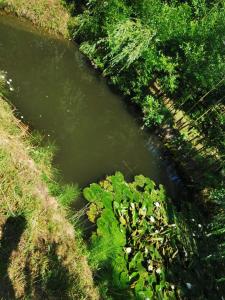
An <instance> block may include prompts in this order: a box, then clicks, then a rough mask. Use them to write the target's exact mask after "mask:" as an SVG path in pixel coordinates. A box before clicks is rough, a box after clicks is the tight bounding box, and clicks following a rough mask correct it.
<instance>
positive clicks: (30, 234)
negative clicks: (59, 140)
mask: <svg viewBox="0 0 225 300" xmlns="http://www.w3.org/2000/svg"><path fill="white" fill-rule="evenodd" d="M1 76H2V75H1ZM2 87H3V84H1V88H2ZM31 141H33V143H32V142H31ZM51 158H52V152H51V150H50V148H42V147H40V146H34V137H32V136H30V135H29V133H28V130H27V127H26V126H24V125H23V124H22V123H21V122H20V121H19V120H18V119H16V118H15V116H14V115H13V112H12V109H11V107H10V106H9V104H8V103H7V102H6V101H5V99H3V97H2V95H1V97H0V178H1V184H0V194H1V201H0V233H1V235H0V266H1V271H0V277H1V278H2V280H1V289H0V297H1V298H2V299H15V298H16V299H27V298H32V299H41V298H45V299H46V298H51V297H53V298H54V299H98V293H97V290H96V289H95V287H94V284H93V279H92V273H91V270H90V268H89V266H88V263H87V258H86V254H85V253H86V250H85V247H84V245H83V243H82V241H81V238H80V237H79V234H78V233H77V230H78V228H77V227H75V229H74V226H73V224H72V223H71V222H70V221H69V220H70V219H76V217H75V216H74V215H73V216H72V215H71V214H70V212H69V209H68V204H69V203H70V202H71V201H73V200H74V199H75V197H76V196H77V190H76V189H74V188H71V187H62V186H59V185H58V184H57V183H56V182H55V179H54V174H53V173H54V172H53V170H52V166H51ZM63 204H64V205H63Z"/></svg>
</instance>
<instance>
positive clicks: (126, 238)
mask: <svg viewBox="0 0 225 300" xmlns="http://www.w3.org/2000/svg"><path fill="white" fill-rule="evenodd" d="M83 193H84V197H85V198H86V199H87V200H88V201H89V202H91V205H90V208H89V211H88V217H89V220H90V221H91V222H96V224H97V230H96V232H93V234H92V237H91V257H92V259H93V260H95V261H97V262H98V264H99V267H100V268H101V269H103V270H101V274H102V272H104V271H105V273H106V274H108V275H107V276H108V277H109V278H108V280H109V282H111V284H109V283H108V285H109V286H110V285H111V288H112V289H113V288H114V289H115V288H117V289H118V290H120V291H121V293H122V294H123V293H126V294H127V295H129V297H128V296H127V297H128V298H129V299H131V298H132V296H131V295H132V294H133V295H135V298H136V299H147V298H149V299H175V298H176V296H177V295H180V290H179V286H178V285H177V284H175V283H174V281H175V278H174V277H173V276H171V275H170V276H168V274H169V271H170V267H171V266H172V265H173V264H176V265H177V266H179V265H182V264H183V263H184V261H185V260H186V261H187V260H188V259H190V257H191V254H192V252H193V249H194V246H193V244H192V242H191V240H190V239H189V238H187V239H186V241H185V238H184V236H185V237H187V235H186V232H185V230H184V229H183V227H182V226H181V227H180V226H179V225H178V223H179V222H178V220H179V219H177V217H176V216H175V215H174V212H173V208H172V206H171V205H170V204H169V203H168V199H167V198H166V194H165V191H164V188H163V187H162V186H159V188H157V187H156V185H155V183H154V182H153V181H152V180H150V179H149V178H146V177H144V176H143V175H139V176H136V177H135V180H134V182H132V183H127V182H126V181H125V180H124V177H123V175H122V174H121V173H120V172H117V173H116V174H115V175H114V176H109V177H107V178H106V180H104V181H102V182H100V183H99V184H95V183H94V184H91V185H90V187H89V188H85V189H84V192H83ZM168 205H169V206H170V207H169V206H168ZM182 255H183V256H185V257H186V258H185V259H184V260H183V262H181V261H180V257H182ZM109 270H111V275H109ZM105 273H104V276H105ZM104 276H103V277H104ZM168 277H170V278H168ZM104 280H105V278H104ZM131 291H132V294H129V293H131ZM112 293H113V292H112ZM124 295H125V294H124ZM114 296H115V295H114Z"/></svg>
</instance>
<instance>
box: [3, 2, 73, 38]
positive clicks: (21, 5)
mask: <svg viewBox="0 0 225 300" xmlns="http://www.w3.org/2000/svg"><path fill="white" fill-rule="evenodd" d="M1 7H2V8H3V9H4V11H5V12H6V13H10V14H14V15H16V16H18V17H22V18H26V19H28V20H30V21H31V22H32V23H33V24H34V25H36V26H39V27H41V28H43V29H44V30H46V31H48V32H50V33H53V34H57V35H61V36H63V37H66V38H67V37H68V30H67V24H68V21H69V17H70V16H69V13H68V11H67V10H66V9H65V7H64V6H63V5H62V4H61V2H60V1H58V0H48V1H46V0H40V1H36V0H28V1H27V0H3V1H2V2H1V1H0V8H1Z"/></svg>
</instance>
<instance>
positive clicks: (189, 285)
mask: <svg viewBox="0 0 225 300" xmlns="http://www.w3.org/2000/svg"><path fill="white" fill-rule="evenodd" d="M186 287H187V288H188V289H189V290H190V289H191V288H192V284H191V283H190V282H186Z"/></svg>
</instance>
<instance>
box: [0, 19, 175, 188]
mask: <svg viewBox="0 0 225 300" xmlns="http://www.w3.org/2000/svg"><path fill="white" fill-rule="evenodd" d="M0 69H3V70H6V71H7V72H8V78H12V83H13V87H14V88H15V91H14V92H13V93H12V94H11V96H10V99H11V100H12V101H13V104H15V105H16V107H17V108H18V110H19V112H20V113H21V115H22V116H23V118H24V119H23V120H24V121H25V122H26V123H28V124H29V125H30V126H31V127H32V128H35V129H37V130H39V131H41V132H42V133H44V134H45V135H46V136H49V138H50V139H51V140H52V141H54V142H55V144H56V146H57V148H58V151H57V155H56V158H55V163H56V165H57V167H58V168H59V169H60V170H61V172H62V175H63V178H64V179H65V181H67V182H78V183H79V184H80V185H85V184H87V183H90V182H92V181H96V180H97V179H100V178H102V177H103V176H104V175H106V174H112V173H113V172H114V171H116V170H120V171H122V172H124V173H125V174H126V175H127V176H128V178H129V177H131V176H133V175H135V174H140V173H142V174H144V175H146V176H150V177H151V178H153V179H154V180H156V181H157V182H162V183H164V184H166V185H167V186H168V185H171V184H170V180H169V178H168V174H167V172H166V166H165V164H164V163H163V161H162V158H161V157H160V152H159V151H158V149H157V148H156V146H155V142H154V140H155V137H154V136H152V137H151V136H150V137H149V135H148V136H147V134H146V133H145V132H144V131H142V130H141V129H140V126H139V125H138V123H137V122H136V120H135V118H134V116H132V114H131V113H130V112H129V111H128V107H127V105H126V104H125V102H124V101H123V100H122V99H121V97H120V96H118V95H116V94H114V93H113V92H112V91H111V90H110V89H109V88H108V86H107V84H106V82H105V80H104V79H102V78H101V77H100V76H97V75H96V74H95V72H94V71H93V70H92V69H91V68H90V67H89V66H88V65H87V63H86V62H85V60H84V59H83V57H82V56H81V54H80V53H79V51H78V49H77V47H76V46H75V45H74V44H72V43H69V42H67V41H64V40H59V39H58V40H57V39H54V38H52V37H49V36H46V35H44V34H40V33H39V32H37V31H36V30H35V29H33V28H32V27H30V26H28V25H27V24H26V23H25V24H23V23H22V22H21V21H18V20H17V19H15V18H12V17H9V16H0Z"/></svg>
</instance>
